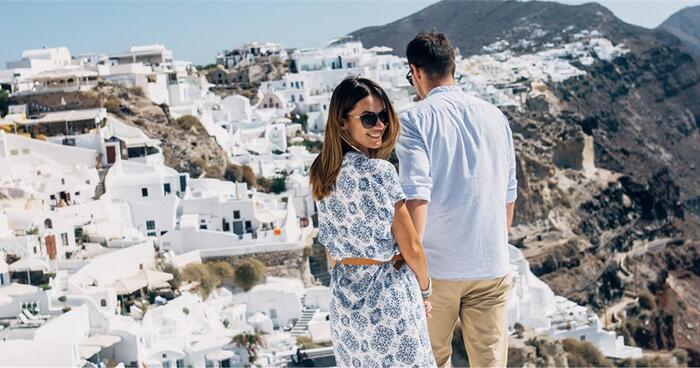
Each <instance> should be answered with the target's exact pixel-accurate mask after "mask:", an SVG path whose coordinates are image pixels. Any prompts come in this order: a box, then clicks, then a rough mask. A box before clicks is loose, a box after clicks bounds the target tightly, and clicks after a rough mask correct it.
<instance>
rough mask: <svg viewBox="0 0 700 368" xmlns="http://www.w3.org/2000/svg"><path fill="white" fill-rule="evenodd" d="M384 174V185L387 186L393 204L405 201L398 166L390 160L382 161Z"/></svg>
mask: <svg viewBox="0 0 700 368" xmlns="http://www.w3.org/2000/svg"><path fill="white" fill-rule="evenodd" d="M380 167H381V170H382V175H383V176H384V187H385V188H386V191H387V195H388V197H389V199H390V200H391V204H392V205H394V204H396V202H399V201H405V200H406V196H405V195H404V193H403V190H402V189H401V184H400V183H399V175H398V174H397V173H396V168H395V167H394V165H392V164H391V163H390V162H389V161H382V164H381V166H380Z"/></svg>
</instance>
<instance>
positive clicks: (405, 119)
mask: <svg viewBox="0 0 700 368" xmlns="http://www.w3.org/2000/svg"><path fill="white" fill-rule="evenodd" d="M399 120H400V122H401V134H400V135H399V139H398V141H397V143H396V155H397V156H398V158H399V182H400V183H401V187H402V189H403V192H404V194H405V195H406V198H407V199H409V200H410V199H422V200H426V201H430V196H431V190H432V188H433V180H432V179H431V177H430V161H429V160H428V152H427V149H426V146H425V142H424V141H423V138H422V137H421V135H420V134H419V132H418V129H416V127H415V124H414V123H413V121H412V117H411V115H410V114H409V113H408V112H404V113H402V114H401V115H400V116H399Z"/></svg>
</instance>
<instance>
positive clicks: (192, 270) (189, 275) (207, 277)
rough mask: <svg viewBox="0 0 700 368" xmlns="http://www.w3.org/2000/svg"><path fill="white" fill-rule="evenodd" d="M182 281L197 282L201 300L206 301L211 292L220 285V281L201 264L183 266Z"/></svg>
mask: <svg viewBox="0 0 700 368" xmlns="http://www.w3.org/2000/svg"><path fill="white" fill-rule="evenodd" d="M181 275H182V280H183V281H188V282H192V281H194V282H198V283H199V290H200V294H201V296H202V298H204V299H206V298H207V297H208V296H209V294H211V292H212V291H213V290H214V289H216V288H217V287H218V286H219V285H221V279H220V278H219V277H218V276H217V275H216V274H215V273H213V272H212V271H211V269H210V268H209V267H207V266H206V265H203V264H201V263H193V264H189V265H187V266H185V268H183V269H182V272H181Z"/></svg>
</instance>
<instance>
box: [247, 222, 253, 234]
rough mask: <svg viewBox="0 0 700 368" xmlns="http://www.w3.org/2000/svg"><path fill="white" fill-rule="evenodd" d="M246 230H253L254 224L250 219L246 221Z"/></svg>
mask: <svg viewBox="0 0 700 368" xmlns="http://www.w3.org/2000/svg"><path fill="white" fill-rule="evenodd" d="M245 231H246V232H251V231H253V224H252V223H251V222H250V221H246V222H245Z"/></svg>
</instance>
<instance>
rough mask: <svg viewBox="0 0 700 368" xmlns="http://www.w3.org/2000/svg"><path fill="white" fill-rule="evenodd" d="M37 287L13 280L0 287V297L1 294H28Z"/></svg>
mask: <svg viewBox="0 0 700 368" xmlns="http://www.w3.org/2000/svg"><path fill="white" fill-rule="evenodd" d="M37 289H38V288H37V287H36V286H32V285H26V284H18V283H16V282H13V283H12V284H10V285H9V286H3V287H0V297H2V296H3V295H4V296H7V297H13V296H20V295H29V294H33V293H35V292H36V290H37Z"/></svg>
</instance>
